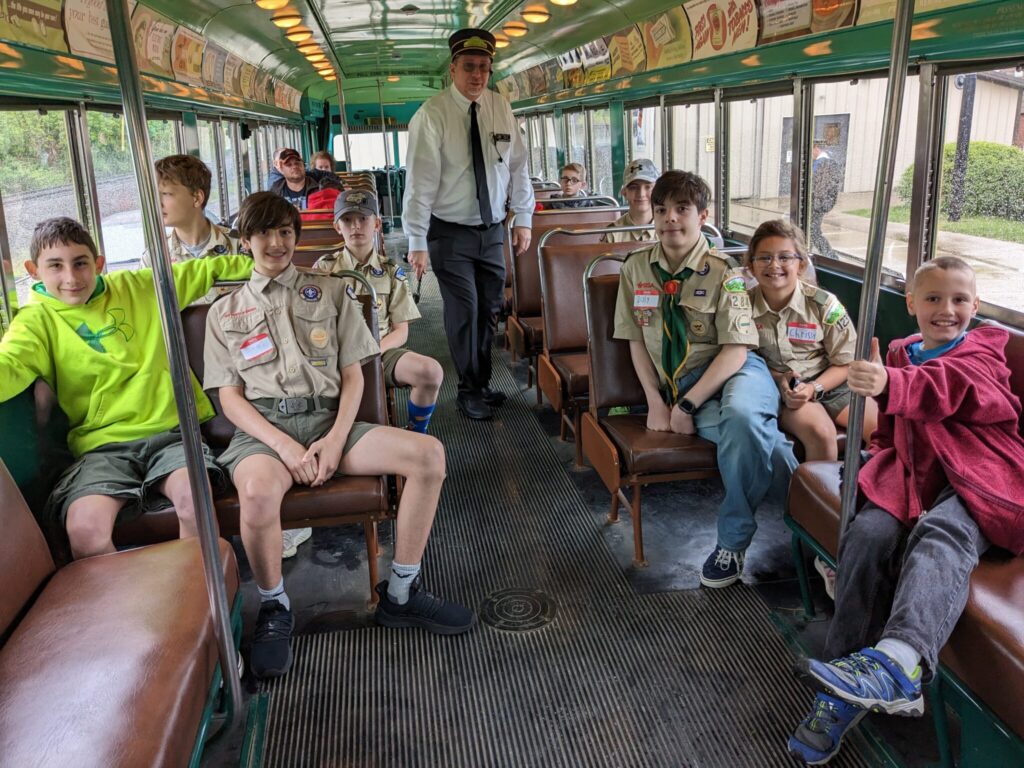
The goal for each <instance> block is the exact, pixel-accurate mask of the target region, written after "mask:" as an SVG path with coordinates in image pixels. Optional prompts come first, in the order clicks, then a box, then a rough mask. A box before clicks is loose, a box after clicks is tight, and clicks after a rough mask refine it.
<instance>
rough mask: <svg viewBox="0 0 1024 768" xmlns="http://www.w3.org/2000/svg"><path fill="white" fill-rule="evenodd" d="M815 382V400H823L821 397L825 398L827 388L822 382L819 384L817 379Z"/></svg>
mask: <svg viewBox="0 0 1024 768" xmlns="http://www.w3.org/2000/svg"><path fill="white" fill-rule="evenodd" d="M813 383H814V402H818V401H819V400H821V398H823V397H824V396H825V388H824V387H823V386H821V384H819V383H818V382H816V381H815V382H813Z"/></svg>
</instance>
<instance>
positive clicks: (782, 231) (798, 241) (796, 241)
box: [746, 219, 809, 266]
mask: <svg viewBox="0 0 1024 768" xmlns="http://www.w3.org/2000/svg"><path fill="white" fill-rule="evenodd" d="M769 237H785V238H787V239H789V240H792V241H793V245H794V247H795V248H796V252H797V254H799V255H800V256H803V257H804V260H805V261H807V260H808V258H809V257H808V255H807V240H806V239H805V238H804V232H803V230H802V229H800V227H798V226H797V225H796V224H793V223H792V222H789V221H786V220H785V219H770V220H769V221H763V222H761V225H760V226H759V227H758V228H757V229H756V230H754V234H753V236H752V237H751V238H750V243H749V244H748V245H747V261H746V264H747V266H750V263H751V260H752V259H753V258H754V254H755V253H756V252H757V246H759V245H760V244H761V241H762V240H767V239H768V238H769Z"/></svg>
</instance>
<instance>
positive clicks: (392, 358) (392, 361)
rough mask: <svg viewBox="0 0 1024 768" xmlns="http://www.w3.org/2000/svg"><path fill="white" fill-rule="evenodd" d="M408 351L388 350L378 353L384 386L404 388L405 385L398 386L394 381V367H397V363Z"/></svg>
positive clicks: (400, 349)
mask: <svg viewBox="0 0 1024 768" xmlns="http://www.w3.org/2000/svg"><path fill="white" fill-rule="evenodd" d="M408 351H409V350H408V349H402V348H401V347H399V348H398V349H389V350H387V351H386V352H381V353H380V364H381V367H382V368H384V384H385V386H387V387H404V386H407V385H406V384H400V383H398V382H397V381H395V366H397V365H398V361H399V360H400V359H401V358H402V355H404V354H405V353H406V352H408Z"/></svg>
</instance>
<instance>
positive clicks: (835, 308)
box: [823, 301, 847, 325]
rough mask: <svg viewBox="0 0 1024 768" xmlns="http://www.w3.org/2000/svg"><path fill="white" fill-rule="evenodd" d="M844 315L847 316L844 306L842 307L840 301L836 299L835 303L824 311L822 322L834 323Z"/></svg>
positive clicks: (826, 323)
mask: <svg viewBox="0 0 1024 768" xmlns="http://www.w3.org/2000/svg"><path fill="white" fill-rule="evenodd" d="M844 317H847V314H846V307H844V306H843V305H842V303H840V302H838V301H837V302H836V303H835V304H833V305H832V308H831V309H830V310H829V311H828V312H826V313H825V319H824V321H823V322H824V323H825V325H835V324H836V323H838V322H839V321H840V320H842V319H843V318H844Z"/></svg>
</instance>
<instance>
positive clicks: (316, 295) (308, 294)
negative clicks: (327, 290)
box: [299, 283, 322, 301]
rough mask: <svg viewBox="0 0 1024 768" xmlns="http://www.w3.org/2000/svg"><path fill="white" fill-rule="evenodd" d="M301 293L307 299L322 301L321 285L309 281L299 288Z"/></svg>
mask: <svg viewBox="0 0 1024 768" xmlns="http://www.w3.org/2000/svg"><path fill="white" fill-rule="evenodd" d="M299 295H300V296H301V297H302V298H303V299H304V300H305V301H320V296H321V295H322V292H321V290H320V286H318V285H314V284H313V283H307V284H306V285H304V286H302V287H301V288H299Z"/></svg>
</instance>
